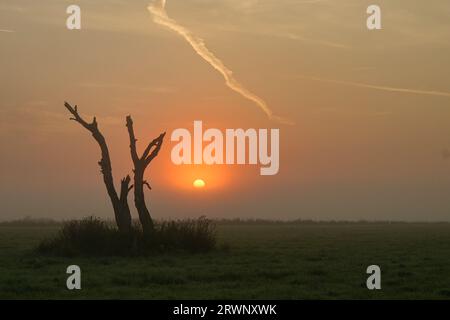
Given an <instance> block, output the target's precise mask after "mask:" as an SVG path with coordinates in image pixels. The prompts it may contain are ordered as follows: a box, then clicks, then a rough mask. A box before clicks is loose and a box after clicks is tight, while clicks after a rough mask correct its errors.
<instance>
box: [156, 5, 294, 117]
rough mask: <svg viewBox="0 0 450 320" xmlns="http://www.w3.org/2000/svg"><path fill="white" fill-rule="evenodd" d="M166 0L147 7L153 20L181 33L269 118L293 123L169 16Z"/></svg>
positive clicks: (227, 82)
mask: <svg viewBox="0 0 450 320" xmlns="http://www.w3.org/2000/svg"><path fill="white" fill-rule="evenodd" d="M165 6H166V0H156V1H154V2H152V3H151V4H150V5H149V6H148V7H147V9H148V11H150V13H151V14H152V16H153V21H154V22H155V23H157V24H159V25H162V26H164V27H167V28H169V29H170V30H172V31H174V32H176V33H178V34H179V35H181V36H182V37H183V38H184V39H185V40H186V41H187V42H188V43H189V44H190V45H191V46H192V48H193V49H194V50H195V52H196V53H197V54H198V55H199V56H200V57H202V58H203V59H204V60H205V61H206V62H208V63H209V64H210V65H211V66H212V67H213V68H214V69H216V70H217V71H218V72H220V74H222V76H223V77H224V79H225V83H226V85H227V86H228V87H229V88H230V89H231V90H234V91H235V92H237V93H239V94H240V95H241V96H243V97H244V98H246V99H248V100H250V101H252V102H254V103H255V104H256V105H257V106H258V107H259V108H260V109H261V110H262V111H264V113H265V114H266V115H267V116H268V117H269V119H271V120H276V121H278V122H280V123H284V124H293V123H292V122H291V121H290V120H287V119H283V118H281V117H278V116H275V115H274V114H273V112H272V110H270V108H269V107H268V106H267V103H266V102H265V101H264V100H263V99H261V98H260V97H258V96H257V95H256V94H254V93H252V92H250V91H249V90H248V89H247V88H245V87H244V86H243V85H242V84H240V83H239V82H238V81H237V80H236V79H235V78H234V77H233V72H232V71H231V70H230V69H228V68H227V67H226V66H225V65H224V64H223V62H222V61H221V60H220V59H219V58H217V57H216V56H215V55H214V53H212V52H211V51H209V49H208V48H207V47H206V45H205V42H204V41H203V39H201V38H199V37H197V36H196V35H194V34H193V33H192V32H191V31H189V30H188V29H187V28H185V27H183V26H181V25H179V24H178V23H177V22H176V21H175V20H173V19H171V18H169V16H168V15H167V12H166V9H165Z"/></svg>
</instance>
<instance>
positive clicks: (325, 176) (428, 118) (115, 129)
mask: <svg viewBox="0 0 450 320" xmlns="http://www.w3.org/2000/svg"><path fill="white" fill-rule="evenodd" d="M150 3H151V1H150V0H147V1H141V0H136V1H132V2H131V1H125V0H105V1H87V0H78V1H73V0H71V1H64V0H40V1H34V0H33V1H32V0H2V1H1V2H0V70H1V72H0V96H1V99H0V150H1V156H0V177H1V180H2V181H1V184H0V201H1V203H2V205H1V210H0V220H10V219H16V218H22V217H25V216H31V217H48V218H54V219H69V218H81V217H84V216H87V215H96V216H100V217H109V218H112V217H113V212H112V208H111V204H110V202H109V199H108V197H107V194H106V191H105V187H104V185H103V182H102V178H101V174H100V171H99V167H98V165H97V161H98V160H99V159H100V153H99V149H98V146H97V144H96V143H95V141H94V140H93V139H92V137H91V136H90V134H89V133H88V132H87V131H86V130H85V129H83V128H82V127H81V126H79V125H78V124H77V123H75V122H74V121H69V117H70V116H69V114H68V112H67V110H66V109H65V108H64V101H68V102H69V103H71V104H74V105H75V104H76V105H78V108H79V111H80V113H81V114H82V115H83V116H84V117H85V118H86V119H91V118H92V116H96V117H97V121H98V123H99V127H100V129H101V131H102V132H103V134H104V136H105V137H106V139H107V142H108V145H109V149H110V152H111V160H112V166H113V174H114V178H115V182H116V185H117V186H118V184H119V181H120V179H121V178H122V177H124V176H125V175H126V174H131V173H132V171H131V168H132V164H131V159H130V153H129V142H128V136H127V131H126V128H125V117H126V116H127V115H132V117H133V119H134V125H135V131H136V136H137V138H138V148H139V150H141V151H142V150H143V148H145V146H146V144H147V143H148V142H149V141H151V140H152V139H153V138H155V137H157V136H158V135H159V134H160V133H161V132H164V131H167V132H168V135H167V136H166V139H165V141H164V144H163V147H162V149H161V153H160V155H159V156H158V157H157V158H156V159H155V160H154V161H153V162H152V163H151V165H150V167H149V168H148V169H147V171H146V179H147V180H148V181H149V182H150V184H151V186H152V190H151V191H147V192H146V197H147V202H148V205H149V208H150V212H151V214H152V216H153V217H155V218H161V219H162V218H183V217H198V216H201V215H206V216H207V217H211V218H236V217H241V218H261V219H283V220H284V219H314V220H362V219H364V220H405V221H418V220H420V221H449V220H450V196H449V195H450V157H448V151H446V150H450V120H449V119H450V72H449V71H450V42H449V41H448V39H449V38H450V23H449V21H450V2H449V1H447V0H435V1H433V5H430V3H428V2H426V1H420V0H410V1H406V0H389V1H383V0H379V1H377V2H376V4H378V5H379V6H380V7H381V13H382V29H381V30H373V31H369V30H368V29H367V27H366V19H367V17H368V15H367V13H366V9H367V7H368V6H369V5H371V4H374V3H373V2H372V1H366V0H339V1H337V0H336V1H332V0H277V1H275V0H214V1H213V0H167V2H166V5H165V11H166V13H167V16H168V17H169V18H170V19H171V20H172V21H174V22H176V23H177V24H178V25H180V26H182V27H183V28H185V30H188V32H189V33H190V34H191V35H194V38H195V39H202V41H203V45H204V46H206V47H207V48H208V50H209V52H210V53H211V54H213V55H214V57H216V58H218V59H220V61H221V63H223V65H224V66H225V67H226V68H227V69H228V70H229V71H230V72H232V77H234V79H235V80H236V81H237V82H238V83H239V84H240V85H242V87H244V88H245V89H246V90H248V92H251V93H252V94H254V95H255V96H257V97H258V98H260V99H261V100H262V101H264V103H265V104H266V105H267V107H268V108H270V110H271V111H272V112H273V114H274V115H276V116H279V117H283V119H285V120H288V121H284V122H283V121H281V122H280V121H277V119H275V118H270V117H268V115H267V114H266V112H264V111H263V110H262V109H261V106H259V105H258V104H257V103H255V101H251V99H248V97H247V98H246V97H244V96H243V95H242V94H240V93H239V92H238V91H236V90H233V89H232V88H230V86H227V84H226V82H225V80H224V76H223V75H222V74H221V73H220V72H218V70H217V68H216V69H215V68H214V67H213V66H211V64H210V63H208V62H207V61H205V59H204V58H202V57H201V56H200V55H199V54H198V53H196V51H195V50H194V49H193V47H192V45H191V44H189V42H188V41H186V39H184V38H183V37H182V36H181V35H180V34H178V33H176V32H174V31H173V30H170V29H169V28H167V27H164V26H162V25H161V24H159V23H157V22H156V21H155V20H154V19H153V16H152V13H151V12H149V10H148V9H147V7H148V5H149V4H150ZM71 4H77V5H79V6H80V8H81V24H82V28H81V30H68V29H67V28H66V19H67V17H68V14H67V13H66V8H67V7H68V6H69V5H71ZM194 120H201V121H203V125H204V127H205V128H219V129H221V130H225V129H226V128H244V129H247V128H255V129H259V128H265V129H271V128H278V129H279V130H280V170H279V172H278V174H276V175H273V176H261V175H260V174H259V166H254V165H212V166H207V165H181V166H177V165H175V164H173V163H172V161H171V159H170V153H171V150H172V148H173V146H174V145H175V143H174V142H171V141H170V133H171V132H172V131H173V130H175V129H176V128H187V129H189V130H191V131H192V129H193V121H194ZM198 178H200V179H203V180H204V181H205V183H206V187H205V188H203V189H201V190H199V189H196V188H193V187H192V182H193V181H194V180H195V179H198ZM129 201H130V204H132V203H133V201H132V195H131V194H130V198H129ZM133 214H134V216H135V217H136V213H135V212H134V213H133Z"/></svg>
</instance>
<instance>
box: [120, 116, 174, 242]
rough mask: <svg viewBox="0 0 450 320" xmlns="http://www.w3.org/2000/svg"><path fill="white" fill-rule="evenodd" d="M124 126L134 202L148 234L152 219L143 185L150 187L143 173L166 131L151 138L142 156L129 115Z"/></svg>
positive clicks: (144, 229) (157, 149)
mask: <svg viewBox="0 0 450 320" xmlns="http://www.w3.org/2000/svg"><path fill="white" fill-rule="evenodd" d="M126 127H127V128H128V135H129V136H130V152H131V159H132V160H133V164H134V170H133V172H134V204H135V206H136V210H137V212H138V214H139V220H140V222H141V225H142V230H143V232H144V234H148V233H150V232H151V231H152V229H153V220H152V217H151V216H150V212H149V211H148V209H147V205H146V204H145V198H144V185H145V186H147V187H148V188H149V189H151V187H150V185H149V184H148V182H147V181H145V180H144V173H145V169H146V168H147V166H148V165H149V164H150V162H151V161H152V160H153V159H154V158H155V157H156V156H157V155H158V152H159V150H160V149H161V145H162V143H163V140H164V136H165V135H166V133H165V132H164V133H161V134H160V135H159V137H157V138H156V139H153V141H151V142H150V143H149V144H148V146H147V148H145V150H144V152H143V153H142V156H141V157H139V156H138V154H137V150H136V141H137V139H136V137H135V135H134V129H133V120H132V119H131V116H128V117H127V124H126Z"/></svg>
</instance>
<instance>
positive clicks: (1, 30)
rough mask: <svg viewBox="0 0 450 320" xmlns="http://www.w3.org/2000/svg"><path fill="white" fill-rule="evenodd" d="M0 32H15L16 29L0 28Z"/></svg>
mask: <svg viewBox="0 0 450 320" xmlns="http://www.w3.org/2000/svg"><path fill="white" fill-rule="evenodd" d="M0 32H6V33H12V32H16V31H14V30H10V29H0Z"/></svg>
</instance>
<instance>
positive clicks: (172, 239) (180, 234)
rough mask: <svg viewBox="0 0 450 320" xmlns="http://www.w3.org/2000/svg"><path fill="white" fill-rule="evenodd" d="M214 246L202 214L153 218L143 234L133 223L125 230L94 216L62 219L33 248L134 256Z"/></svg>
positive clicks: (212, 231)
mask: <svg viewBox="0 0 450 320" xmlns="http://www.w3.org/2000/svg"><path fill="white" fill-rule="evenodd" d="M215 247H216V234H215V225H214V224H213V223H212V221H211V220H208V219H206V218H205V217H200V218H199V219H187V220H177V221H163V222H157V223H156V224H155V228H154V230H153V232H152V233H151V234H149V235H144V234H143V232H142V229H141V228H140V227H139V226H138V225H137V224H135V225H133V227H132V229H131V230H130V232H128V233H123V232H119V230H117V228H115V227H113V226H112V225H110V224H108V223H107V222H105V221H102V220H100V219H98V218H95V217H88V218H84V219H82V220H72V221H68V222H65V223H64V224H63V226H62V228H61V230H60V231H59V232H58V234H57V235H56V237H54V238H50V239H45V240H44V241H42V242H41V243H40V244H39V245H38V247H37V251H38V252H40V253H42V254H50V255H58V256H108V255H117V256H136V255H149V254H154V253H158V252H173V251H186V252H191V253H200V252H207V251H210V250H213V249H214V248H215Z"/></svg>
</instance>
